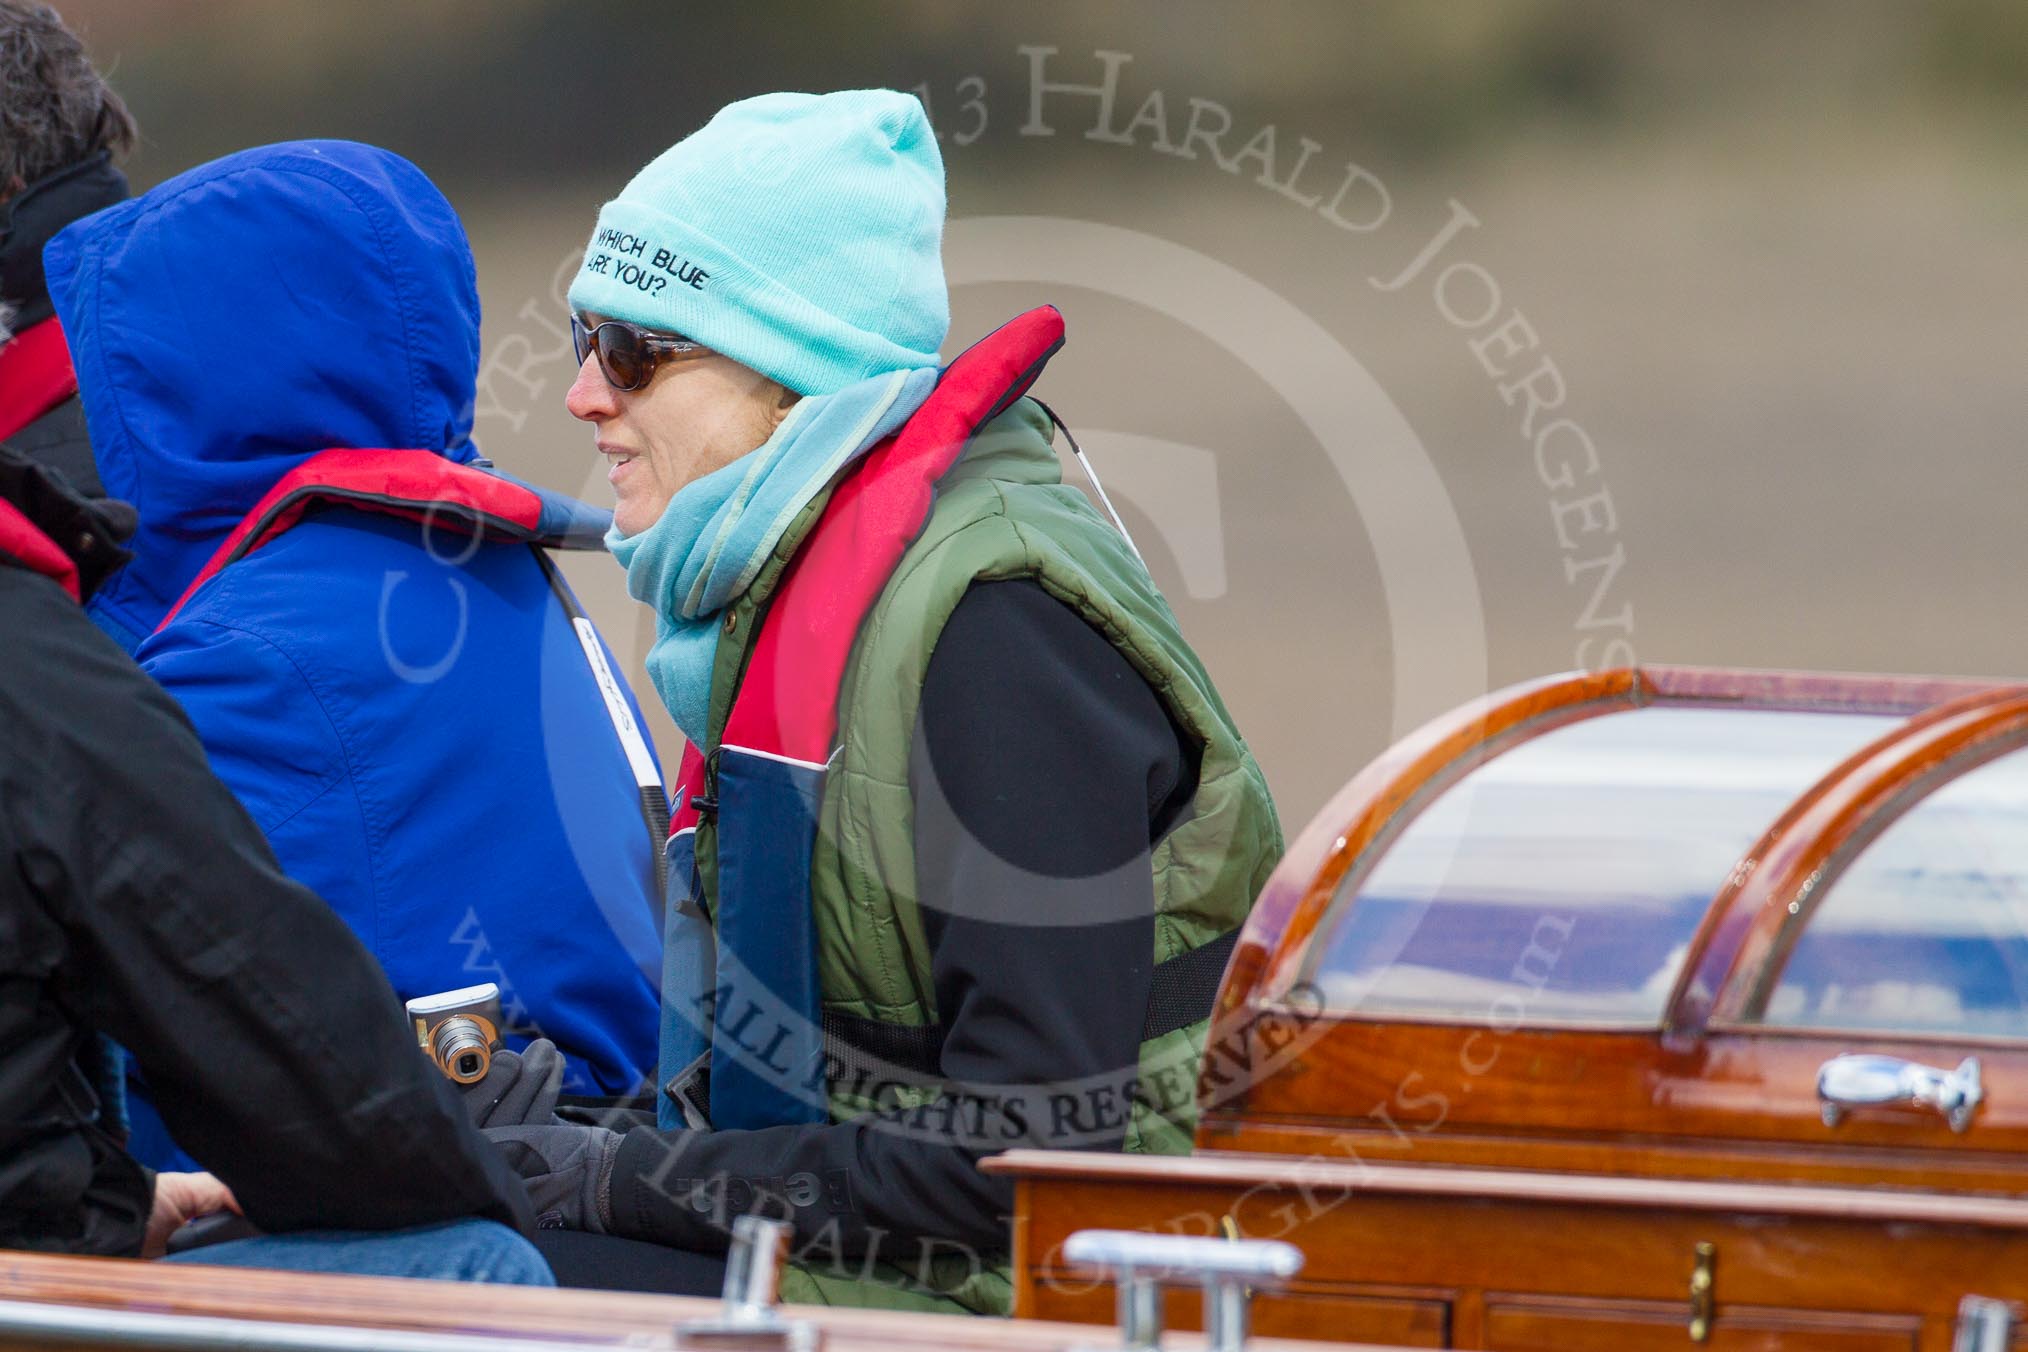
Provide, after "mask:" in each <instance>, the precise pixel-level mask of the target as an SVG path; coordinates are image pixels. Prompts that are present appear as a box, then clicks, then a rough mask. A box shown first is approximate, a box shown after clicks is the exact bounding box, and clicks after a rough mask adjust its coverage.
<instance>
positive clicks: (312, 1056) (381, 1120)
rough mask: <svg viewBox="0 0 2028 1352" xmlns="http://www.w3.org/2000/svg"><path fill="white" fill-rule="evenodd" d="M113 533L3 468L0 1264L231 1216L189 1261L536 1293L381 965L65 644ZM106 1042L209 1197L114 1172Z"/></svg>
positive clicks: (134, 671)
mask: <svg viewBox="0 0 2028 1352" xmlns="http://www.w3.org/2000/svg"><path fill="white" fill-rule="evenodd" d="M123 516H126V517H127V518H128V519H126V520H124V521H123V520H122V519H121V518H122V517H123ZM131 527H132V522H131V514H130V513H126V512H125V511H124V509H123V505H122V504H119V503H109V502H106V501H104V500H97V501H88V500H86V499H84V498H82V497H80V496H78V495H76V494H75V493H74V492H73V491H72V490H71V489H70V488H69V486H68V485H67V484H66V483H65V482H64V480H63V479H62V477H61V476H60V475H57V474H55V473H53V472H51V471H49V470H47V469H45V468H43V467H41V466H39V465H36V464H35V463H34V462H32V461H30V460H28V459H26V458H25V457H22V456H19V455H16V454H14V453H12V452H9V451H6V450H4V449H0V634H5V635H6V636H7V643H8V648H9V651H8V657H7V661H6V662H5V663H0V1247H9V1248H27V1249H41V1250H51V1251H59V1252H69V1253H84V1254H104V1255H124V1256H154V1255H157V1254H160V1253H161V1252H162V1251H163V1249H164V1247H165V1245H166V1244H167V1242H168V1240H169V1238H170V1234H171V1232H172V1231H174V1230H175V1229H176V1228H177V1227H178V1226H179V1225H180V1224H181V1223H182V1222H183V1221H185V1220H187V1219H190V1218H191V1217H193V1216H196V1215H199V1214H202V1213H205V1212H212V1211H219V1210H235V1211H239V1212H240V1213H242V1214H243V1215H244V1216H245V1217H246V1219H247V1220H249V1221H251V1222H252V1223H253V1224H254V1225H255V1226H256V1227H258V1228H259V1229H260V1230H261V1231H263V1232H265V1233H264V1234H262V1235H260V1236H257V1237H254V1238H249V1239H241V1240H235V1241H231V1242H227V1243H221V1244H218V1245H215V1246H213V1247H210V1248H201V1249H195V1250H192V1251H191V1252H190V1253H189V1254H188V1255H186V1256H187V1257H189V1258H191V1259H193V1260H194V1261H199V1262H220V1263H239V1264H244V1265H251V1266H263V1267H289V1268H296V1269H304V1270H345V1271H365V1272H374V1273H381V1274H389V1275H409V1276H450V1277H464V1278H471V1279H487V1280H496V1281H517V1282H523V1283H528V1284H537V1285H546V1284H548V1282H549V1280H550V1277H549V1273H548V1270H547V1268H546V1267H545V1266H544V1265H543V1264H542V1261H541V1259H540V1258H539V1257H538V1256H537V1255H536V1254H535V1252H534V1251H533V1250H532V1248H530V1246H529V1245H528V1242H527V1240H526V1239H525V1238H524V1237H523V1236H521V1235H519V1234H517V1233H515V1231H516V1230H517V1229H519V1230H526V1229H527V1228H528V1227H529V1226H530V1224H531V1220H532V1218H531V1212H530V1208H529V1203H528V1198H527V1193H526V1191H525V1189H524V1188H523V1187H522V1185H521V1183H520V1181H519V1180H518V1179H517V1178H515V1177H514V1175H513V1173H512V1172H510V1171H509V1170H508V1169H507V1167H506V1165H505V1163H504V1161H503V1160H502V1159H501V1157H500V1155H499V1153H498V1151H497V1150H495V1149H494V1148H493V1147H492V1146H491V1145H489V1144H488V1143H487V1142H485V1141H483V1140H482V1139H480V1136H479V1134H478V1133H477V1132H476V1131H474V1130H473V1129H472V1127H471V1126H470V1125H469V1123H468V1122H467V1121H466V1119H465V1114H464V1111H463V1109H462V1107H461V1105H460V1102H459V1100H458V1098H457V1096H456V1095H455V1093H454V1092H453V1091H452V1089H451V1086H450V1083H449V1081H447V1080H445V1079H444V1078H443V1076H442V1075H440V1074H439V1073H438V1072H437V1071H436V1070H435V1069H433V1068H432V1067H431V1065H430V1063H429V1062H428V1061H427V1060H426V1059H425V1058H424V1056H423V1055H422V1053H421V1052H420V1051H419V1050H418V1048H417V1047H416V1044H415V1039H414V1036H413V1034H412V1033H411V1032H410V1031H409V1029H408V1026H407V1024H406V1022H405V1021H404V1019H403V1017H402V1012H401V1009H400V1007H399V1005H398V1003H397V1002H396V1000H395V997H394V993H393V991H392V990H391V989H390V988H389V986H388V984H387V980H386V978H385V977H384V976H382V975H381V972H380V969H379V968H378V966H376V965H375V963H374V962H373V960H372V959H371V958H370V957H369V956H368V955H367V953H366V951H365V949H364V948H362V947H361V946H360V944H359V941H358V940H357V939H355V938H354V937H353V935H352V933H351V931H350V930H348V929H347V928H346V927H345V925H344V923H343V922H342V921H340V920H339V919H338V918H337V917H336V916H335V915H334V914H332V912H331V910H330V908H329V907H327V906H326V905H325V904H324V903H323V902H322V901H321V900H320V899H319V898H318V897H317V896H316V895H315V894H313V893H311V892H309V891H308V890H306V889H304V888H303V887H301V886H299V885H297V884H296V883H293V882H291V881H290V880H289V879H288V878H287V876H285V875H284V874H283V873H282V871H281V870H280V868H279V867H278V866H277V865H276V863H275V859H274V856H273V854H272V853H271V852H270V851H269V849H268V846H267V842H266V841H265V840H264V839H263V837H262V836H261V833H260V831H259V830H258V829H257V828H256V827H255V826H254V824H253V822H252V821H251V820H250V819H249V818H248V817H247V815H246V813H245V811H244V810H243V809H242V808H241V807H240V806H239V804H238V802H237V801H236V800H235V799H234V798H233V796H232V795H231V793H230V792H228V791H227V790H226V788H225V786H224V785H222V784H221V783H219V782H218V780H217V779H215V778H214V777H213V776H212V773H211V770H210V768H209V766H208V765H207V764H206V761H205V756H204V750H203V748H202V746H201V745H199V743H198V740H197V736H196V734H195V733H194V732H193V731H192V730H191V727H190V723H189V721H188V720H187V719H185V718H184V716H183V714H182V712H181V711H180V710H179V709H178V708H177V707H176V705H175V703H174V702H173V701H172V700H171V699H170V698H169V697H168V696H167V695H165V694H164V693H163V692H162V691H161V689H160V688H159V687H157V686H156V685H155V683H154V682H152V681H150V680H149V679H148V678H147V677H146V676H145V675H143V674H142V672H141V671H140V669H139V668H138V667H136V666H135V665H134V664H133V662H132V661H131V660H130V659H129V658H128V657H127V656H126V654H124V653H122V652H121V651H120V650H119V648H118V647H117V646H116V645H115V644H114V643H113V642H112V640H111V639H109V638H107V637H106V636H105V635H103V634H101V633H100V632H99V631H98V630H97V629H96V628H95V627H94V626H93V625H92V624H91V622H90V621H89V620H87V619H86V618H85V615H84V612H83V610H82V609H81V608H80V606H79V604H78V603H79V601H80V600H82V599H84V598H86V597H88V596H89V595H90V593H91V590H92V588H93V587H95V586H97V585H98V584H99V583H100V582H101V581H103V580H104V578H105V576H106V575H107V574H108V573H109V572H111V571H112V570H113V568H115V567H117V566H118V564H119V563H120V562H121V561H122V559H123V555H124V551H122V550H121V549H120V547H119V544H118V541H119V539H120V538H121V537H122V536H123V535H124V533H125V532H126V531H127V530H130V529H131ZM108 1038H110V1039H114V1040H116V1041H117V1042H118V1043H119V1044H120V1045H121V1046H123V1047H125V1048H126V1049H127V1050H128V1052H129V1053H131V1054H132V1055H133V1056H134V1057H135V1058H136V1059H137V1060H138V1061H139V1062H140V1064H141V1066H142V1068H143V1069H144V1070H145V1071H146V1072H147V1074H148V1076H149V1078H150V1080H151V1082H152V1083H153V1084H154V1085H155V1087H156V1090H157V1094H158V1102H159V1106H160V1108H161V1112H162V1115H163V1117H164V1118H165V1119H166V1120H167V1121H168V1122H169V1124H170V1125H171V1127H172V1128H173V1129H174V1130H175V1132H176V1134H177V1136H178V1138H179V1139H181V1140H183V1141H185V1142H187V1143H188V1145H189V1147H190V1149H191V1151H192V1153H193V1154H195V1155H196V1157H197V1158H198V1159H199V1160H200V1161H202V1162H203V1163H204V1164H205V1165H206V1166H207V1167H208V1168H209V1169H211V1170H212V1171H213V1172H212V1173H209V1174H161V1175H156V1174H153V1173H151V1172H150V1171H149V1170H147V1169H145V1168H144V1167H142V1166H141V1165H140V1164H139V1163H137V1162H136V1161H135V1160H134V1159H133V1158H131V1157H130V1156H129V1155H128V1154H127V1153H126V1152H125V1150H124V1149H123V1148H122V1144H123V1143H122V1130H121V1124H120V1121H119V1110H118V1102H117V1097H116V1096H117V1088H116V1087H117V1085H118V1083H119V1076H118V1070H117V1067H116V1065H115V1064H114V1054H113V1053H112V1052H110V1051H109V1050H108V1048H109V1046H110V1044H109V1043H108V1041H107V1039H108ZM510 1227H511V1228H510ZM305 1231H316V1232H329V1231H351V1232H382V1233H380V1234H372V1235H369V1234H358V1233H355V1234H350V1235H343V1236H339V1235H331V1234H301V1233H290V1232H305ZM387 1232H394V1233H387Z"/></svg>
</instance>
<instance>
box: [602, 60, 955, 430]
mask: <svg viewBox="0 0 2028 1352" xmlns="http://www.w3.org/2000/svg"><path fill="white" fill-rule="evenodd" d="M943 226H944V162H943V156H942V155H941V154H940V153H939V152H938V150H937V142H936V136H935V134H934V133H933V132H932V131H931V130H930V125H929V119H928V118H927V117H925V116H924V115H923V109H922V104H921V103H919V102H918V101H917V100H916V99H915V98H914V97H913V96H911V95H908V94H900V93H896V92H895V91H893V90H890V89H852V90H846V91H844V92H842V93H836V94H763V95H761V96H760V97H758V98H751V99H744V100H741V101H740V102H738V103H734V104H729V105H728V106H726V107H725V108H722V109H720V110H719V112H718V115H717V116H716V117H714V118H712V119H711V121H710V122H708V123H706V124H705V125H704V126H703V127H702V128H700V129H699V130H697V131H695V132H693V133H691V134H690V135H689V136H686V137H684V138H683V139H682V140H681V141H678V142H677V143H676V144H675V145H674V146H671V147H670V148H669V149H668V150H667V151H665V152H663V153H662V154H661V155H660V156H658V157H657V158H656V159H655V160H654V161H653V162H651V163H650V164H649V165H648V167H647V168H645V169H643V170H642V171H641V172H640V173H638V174H636V175H635V176H634V180H633V182H631V183H629V184H627V186H626V187H625V188H623V189H621V191H620V195H619V196H618V197H616V198H614V199H613V200H612V201H610V202H608V203H606V204H605V206H604V207H603V208H602V209H601V210H600V212H599V220H598V225H597V227H596V228H595V229H594V230H593V231H592V238H591V243H590V244H588V245H587V246H586V248H585V256H584V262H583V264H582V265H580V266H579V268H578V273H577V278H576V280H575V281H573V282H572V283H571V285H570V304H571V307H572V308H573V309H575V310H577V311H579V312H580V313H584V312H590V313H594V314H598V315H601V316H604V317H605V318H608V319H625V320H630V321H632V322H633V323H636V324H639V325H642V326H643V327H645V328H651V329H660V330H663V331H666V332H671V333H679V334H681V335H683V336H684V337H686V338H694V339H695V340H697V341H698V342H700V343H703V344H704V345H705V346H706V347H709V348H712V349H714V350H715V351H718V352H722V353H724V354H725V355H726V356H728V357H731V358H732V359H733V360H734V361H737V362H740V363H742V364H744V365H746V366H750V367H752V368H753V369H754V370H756V371H758V372H760V373H761V374H762V375H764V376H767V377H769V378H770V379H772V380H777V381H780V382H781V383H782V384H783V385H785V386H787V387H788V388H789V389H792V390H794V391H796V392H797V393H798V394H829V393H830V392H832V391H833V390H837V389H841V388H843V387H844V386H847V385H850V384H853V383H854V382H856V381H859V380H862V379H864V378H866V377H867V376H872V375H880V374H883V373H885V372H888V371H895V370H901V369H904V368H907V367H916V366H935V365H936V364H937V348H938V347H939V346H940V345H941V344H942V343H943V341H944V335H945V333H946V332H948V331H949V329H950V324H951V307H950V294H949V291H948V289H947V288H946V287H945V285H944V267H943V256H942V252H941V246H942V239H943Z"/></svg>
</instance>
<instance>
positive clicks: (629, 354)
mask: <svg viewBox="0 0 2028 1352" xmlns="http://www.w3.org/2000/svg"><path fill="white" fill-rule="evenodd" d="M597 337H598V343H599V365H601V366H603V367H605V370H606V379H608V380H610V381H612V382H613V388H615V389H621V390H633V389H639V388H640V386H641V384H642V382H644V381H645V380H647V378H648V368H649V361H648V345H647V344H646V343H645V342H643V341H642V338H641V331H640V330H639V329H636V328H633V327H631V326H629V325H626V324H612V323H607V324H601V325H599V327H598V331H597Z"/></svg>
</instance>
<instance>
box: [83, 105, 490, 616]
mask: <svg viewBox="0 0 2028 1352" xmlns="http://www.w3.org/2000/svg"><path fill="white" fill-rule="evenodd" d="M43 264H44V268H45V271H46V272H47V274H48V279H49V292H50V297H51V299H52V300H53V301H54V302H55V305H56V313H57V317H58V318H59V319H60V320H61V321H62V323H63V328H64V333H65V334H66V336H67V337H68V338H69V340H70V347H71V353H72V357H73V359H74V361H75V363H76V366H77V375H78V386H79V390H80V393H81V394H82V396H83V399H84V409H85V417H86V420H87V421H88V422H89V424H90V426H91V439H92V448H93V451H94V453H95V454H96V456H97V458H98V467H99V477H100V479H101V481H102V482H103V483H104V484H105V489H106V492H107V493H108V494H109V495H110V496H112V497H116V498H124V499H126V500H127V501H128V502H131V503H133V504H134V506H135V508H136V509H137V510H138V511H139V513H140V518H141V526H140V529H139V531H138V532H136V534H135V536H134V538H133V540H132V542H131V547H132V548H133V551H134V561H133V562H132V563H131V564H129V565H128V566H127V567H126V568H125V569H124V570H123V571H122V572H121V573H119V574H117V575H116V576H115V577H114V578H113V579H112V580H111V581H110V582H109V583H108V584H107V586H106V587H105V588H104V589H103V590H102V591H101V592H100V593H99V594H98V597H97V598H96V599H95V600H94V602H93V607H92V609H93V613H94V616H95V618H97V619H98V620H99V622H100V624H101V626H102V627H105V628H107V629H108V630H109V631H113V632H114V633H115V636H116V637H120V638H122V639H124V640H125V642H126V644H127V647H128V648H129V650H130V651H131V650H132V648H133V647H134V646H135V645H136V644H138V643H139V641H140V640H141V639H142V638H143V637H145V636H146V635H147V634H148V633H150V632H151V631H152V630H153V629H154V628H155V626H156V625H157V624H158V623H160V621H161V618H162V616H163V614H164V613H165V612H167V610H168V609H169V607H170V606H171V605H173V604H174V603H175V601H176V599H177V597H179V596H180V595H182V593H183V590H184V588H185V587H187V586H188V585H189V583H190V580H191V579H192V578H193V577H195V576H196V575H197V573H198V571H199V570H200V569H201V568H202V567H203V566H204V564H205V562H206V561H207V560H208V559H209V558H210V557H211V555H212V554H213V552H215V551H216V549H217V548H218V546H219V544H220V542H221V541H222V540H223V539H224V538H225V536H226V535H227V534H228V533H229V532H230V531H231V530H232V528H233V527H234V526H235V525H237V524H238V523H239V521H240V519H241V518H242V517H243V516H245V515H246V514H247V512H248V511H250V510H251V509H252V508H253V506H254V504H255V503H256V502H258V501H259V500H260V498H261V495H262V494H264V493H265V492H266V491H267V490H268V488H269V486H270V485H272V484H273V483H274V482H275V480H277V479H279V478H280V477H281V476H282V475H284V474H286V473H288V472H289V471H290V470H291V469H294V468H295V467H296V465H298V464H299V463H301V462H302V461H303V460H304V459H306V458H307V457H309V456H311V455H314V454H316V453H317V452H318V451H321V450H325V449H328V448H330V447H334V446H341V447H397V448H404V449H420V450H428V451H435V452H437V453H439V454H442V455H444V456H446V457H448V458H450V459H453V460H457V461H461V462H463V461H470V460H472V459H474V458H476V455H477V452H476V451H475V450H474V449H473V448H472V445H471V441H470V437H471V430H472V408H473V386H474V381H475V378H476V375H477V371H478V363H479V293H478V286H477V282H476V279H475V277H474V275H473V269H472V251H471V247H470V245H469V244H467V242H466V240H465V232H464V227H463V226H461V225H460V224H459V222H458V217H457V213H456V212H454V211H453V210H452V209H451V204H450V203H449V202H447V201H445V200H444V196H443V194H442V193H440V192H438V191H437V189H436V187H435V185H433V184H432V183H431V182H430V181H429V180H428V179H427V178H425V177H424V176H423V173H422V171H421V170H420V169H417V168H416V167H415V166H414V165H412V164H410V163H409V162H408V161H407V160H404V159H402V158H401V157H400V156H399V155H395V154H392V153H391V152H389V151H385V150H380V149H376V148H375V147H373V146H366V145H359V144H356V143H354V142H350V141H297V142H291V143H288V144H284V145H276V146H263V147H261V148H259V149H255V150H248V151H242V152H241V153H239V154H237V155H230V156H227V157H226V158H224V159H222V160H216V161H214V162H212V163H210V164H207V165H203V166H201V167H199V168H197V169H193V170H191V171H190V172H189V173H186V174H181V175H178V176H177V177H175V178H173V179H170V180H169V181H168V182H167V183H164V184H162V185H161V186H160V187H158V188H156V189H154V190H153V191H152V192H149V193H147V194H145V195H143V196H141V197H137V198H135V199H133V200H131V201H128V202H123V203H121V204H120V205H118V206H115V207H111V208H109V209H107V210H105V211H102V212H99V213H98V214H97V215H94V216H89V217H86V218H85V219H83V220H81V221H79V222H77V223H76V224H75V225H72V226H71V227H70V228H69V229H67V230H65V231H63V232H62V233H61V234H59V235H58V236H57V237H56V238H55V239H53V240H51V241H50V243H49V245H48V248H47V249H46V250H45V252H44V255H43ZM122 631H123V632H122Z"/></svg>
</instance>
